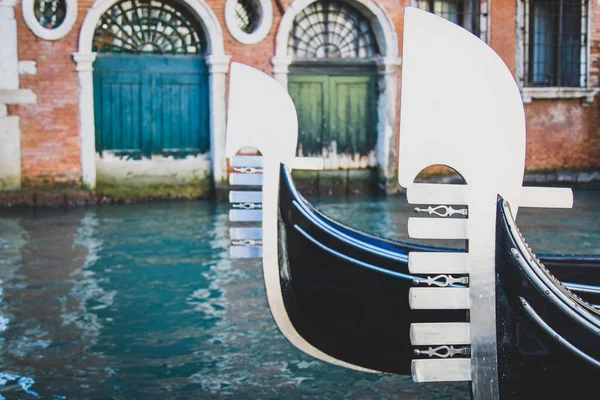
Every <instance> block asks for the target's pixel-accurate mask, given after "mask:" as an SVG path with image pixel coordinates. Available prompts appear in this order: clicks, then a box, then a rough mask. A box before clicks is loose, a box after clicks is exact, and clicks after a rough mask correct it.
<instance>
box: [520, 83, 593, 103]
mask: <svg viewBox="0 0 600 400" xmlns="http://www.w3.org/2000/svg"><path fill="white" fill-rule="evenodd" d="M599 91H600V88H569V87H556V88H531V87H528V88H522V89H521V97H522V98H523V103H531V101H532V100H533V99H583V102H584V103H588V104H589V103H593V102H594V97H595V96H596V94H597V93H598V92H599Z"/></svg>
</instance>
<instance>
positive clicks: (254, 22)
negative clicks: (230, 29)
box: [235, 0, 262, 33]
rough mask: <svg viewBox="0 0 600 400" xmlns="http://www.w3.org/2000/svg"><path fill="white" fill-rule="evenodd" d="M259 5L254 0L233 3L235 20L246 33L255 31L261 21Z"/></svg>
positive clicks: (241, 0) (238, 0)
mask: <svg viewBox="0 0 600 400" xmlns="http://www.w3.org/2000/svg"><path fill="white" fill-rule="evenodd" d="M261 14H262V13H261V5H260V4H259V3H258V1H256V0H237V2H236V3H235V20H236V22H237V24H238V26H239V27H240V29H241V30H243V31H244V32H246V33H252V32H254V31H255V30H256V28H257V27H258V25H259V24H260V20H261V17H262V15H261Z"/></svg>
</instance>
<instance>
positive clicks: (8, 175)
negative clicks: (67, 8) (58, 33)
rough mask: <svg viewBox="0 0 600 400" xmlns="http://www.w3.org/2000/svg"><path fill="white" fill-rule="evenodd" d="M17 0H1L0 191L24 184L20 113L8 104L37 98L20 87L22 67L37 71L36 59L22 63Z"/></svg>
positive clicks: (26, 71) (29, 101)
mask: <svg viewBox="0 0 600 400" xmlns="http://www.w3.org/2000/svg"><path fill="white" fill-rule="evenodd" d="M16 5H17V2H16V0H0V191H5V190H19V189H20V188H21V130H20V129H19V117H18V116H16V115H11V116H9V115H8V109H7V107H6V105H7V104H31V103H35V102H36V101H37V97H36V95H35V94H34V93H33V91H31V90H30V89H19V69H20V67H22V68H21V69H22V70H23V73H31V74H35V72H36V71H35V63H32V62H28V63H23V65H22V66H21V65H20V64H19V55H18V52H17V21H16V20H15V11H14V7H15V6H16Z"/></svg>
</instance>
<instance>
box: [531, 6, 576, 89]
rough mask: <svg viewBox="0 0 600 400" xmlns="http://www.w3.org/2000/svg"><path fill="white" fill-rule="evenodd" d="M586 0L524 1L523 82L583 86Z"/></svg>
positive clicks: (557, 85)
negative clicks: (524, 72)
mask: <svg viewBox="0 0 600 400" xmlns="http://www.w3.org/2000/svg"><path fill="white" fill-rule="evenodd" d="M587 10H588V3H587V0H529V1H528V2H526V4H525V35H524V39H525V43H524V47H525V51H524V55H525V71H526V74H525V85H526V86H543V87H586V85H587V79H586V78H587V26H588V12H587Z"/></svg>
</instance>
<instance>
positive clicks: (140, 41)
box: [93, 0, 206, 55]
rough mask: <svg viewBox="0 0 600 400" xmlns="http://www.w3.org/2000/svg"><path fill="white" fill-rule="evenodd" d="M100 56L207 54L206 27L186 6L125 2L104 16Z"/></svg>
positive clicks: (99, 37) (99, 34)
mask: <svg viewBox="0 0 600 400" xmlns="http://www.w3.org/2000/svg"><path fill="white" fill-rule="evenodd" d="M93 49H94V51H96V52H98V53H134V54H135V53H147V54H195V55H204V54H205V53H206V40H205V37H204V32H203V31H202V27H201V26H200V24H199V23H198V22H197V21H196V19H195V18H194V17H193V16H192V14H191V13H190V12H189V11H188V10H187V9H186V8H185V7H183V6H181V5H179V4H177V3H163V2H159V1H154V0H149V1H144V0H122V1H120V2H118V3H116V4H115V5H113V6H112V7H111V8H110V9H109V10H107V11H106V13H104V15H103V16H102V18H100V21H98V25H97V26H96V32H95V33H94V45H93Z"/></svg>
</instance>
